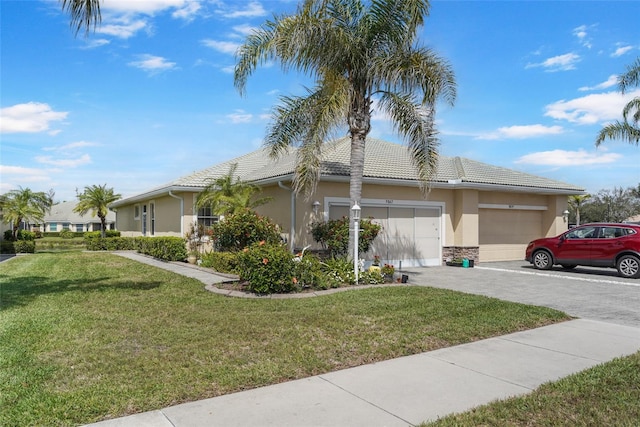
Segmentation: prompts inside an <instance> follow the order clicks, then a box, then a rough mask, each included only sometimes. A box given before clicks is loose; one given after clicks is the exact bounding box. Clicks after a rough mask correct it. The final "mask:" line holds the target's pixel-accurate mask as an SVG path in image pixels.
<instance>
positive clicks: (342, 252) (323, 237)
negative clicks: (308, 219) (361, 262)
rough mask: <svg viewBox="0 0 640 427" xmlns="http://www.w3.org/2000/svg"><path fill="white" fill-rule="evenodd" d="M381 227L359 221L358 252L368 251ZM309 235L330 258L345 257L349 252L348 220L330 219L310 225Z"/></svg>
mask: <svg viewBox="0 0 640 427" xmlns="http://www.w3.org/2000/svg"><path fill="white" fill-rule="evenodd" d="M380 230H381V227H380V225H378V224H375V223H373V222H371V220H370V219H363V220H361V221H360V236H359V239H358V251H359V253H364V252H367V251H369V248H370V247H371V244H372V243H373V241H374V240H375V238H376V237H378V233H380ZM311 235H312V236H313V239H314V240H315V241H316V242H318V243H320V244H321V245H322V247H323V248H324V249H327V250H329V253H330V254H331V256H346V255H348V251H349V218H347V217H346V216H345V217H342V218H340V219H332V220H329V221H327V222H314V223H313V224H311Z"/></svg>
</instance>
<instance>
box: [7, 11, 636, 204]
mask: <svg viewBox="0 0 640 427" xmlns="http://www.w3.org/2000/svg"><path fill="white" fill-rule="evenodd" d="M296 4H297V2H295V1H290V0H289V1H285V0H255V1H254V0H249V1H245V0H201V1H195V0H190V1H186V0H148V1H145V0H140V1H113V0H112V1H109V0H105V1H104V2H103V3H102V11H103V22H102V25H101V26H99V27H98V28H97V30H96V31H95V32H94V33H91V34H90V35H89V36H88V37H84V35H83V33H81V34H79V35H78V37H74V33H73V31H72V30H71V29H70V27H69V18H68V16H67V15H66V14H64V13H62V12H61V10H60V5H59V3H58V1H51V0H49V1H40V0H30V1H24V0H21V1H7V0H2V1H1V2H0V16H1V22H0V28H1V31H2V33H1V41H0V43H1V46H0V47H1V53H2V57H1V62H0V67H1V69H0V72H1V73H0V79H1V80H0V108H1V109H2V111H1V119H2V120H1V124H0V132H1V133H0V138H1V139H0V143H1V157H0V193H4V192H6V191H8V190H11V189H14V188H17V187H18V186H22V187H23V188H24V187H29V188H31V189H32V190H34V191H48V190H49V189H50V188H53V189H54V190H55V192H56V200H57V201H64V200H72V199H74V197H75V194H76V188H77V189H79V190H82V189H83V188H84V186H87V185H93V184H105V183H106V184H107V185H108V186H109V187H113V188H114V189H115V190H116V192H118V193H121V194H122V195H123V196H130V195H133V194H136V193H139V192H142V191H145V190H148V189H151V188H153V187H156V186H159V185H161V184H165V183H167V182H169V181H171V180H173V179H175V178H177V177H179V176H182V175H186V174H189V173H191V172H193V171H196V170H199V169H202V168H205V167H208V166H210V165H213V164H216V163H219V162H221V161H225V160H228V159H231V158H233V157H236V156H239V155H242V154H245V153H247V152H250V151H253V150H255V149H257V148H258V147H260V145H261V143H262V138H263V137H264V135H265V129H266V127H267V125H268V124H269V113H270V110H271V107H272V106H274V105H276V104H277V102H278V97H279V96H281V95H287V94H298V93H300V90H301V86H302V85H304V84H309V80H308V79H307V78H306V77H305V76H301V75H297V74H295V73H288V74H285V73H284V72H283V71H282V70H281V69H280V68H279V67H278V66H277V64H270V65H269V66H265V67H262V68H260V69H259V70H258V71H257V72H256V73H254V75H253V76H252V77H251V78H250V80H249V83H248V87H247V94H246V96H245V97H241V96H240V95H239V94H238V92H237V91H236V90H235V88H234V86H233V74H232V72H233V66H234V64H235V61H234V52H235V49H236V48H237V47H238V45H239V44H241V43H242V41H243V40H244V37H245V36H246V34H247V33H248V32H249V31H251V28H255V27H257V26H259V25H260V24H262V23H263V22H264V21H265V20H266V19H269V18H271V17H272V16H273V14H274V13H277V14H281V13H291V12H293V11H294V10H295V7H296ZM638 16H640V2H638V1H623V2H614V1H603V2H599V1H580V2H572V1H531V2H524V1H466V2H465V1H433V3H432V7H431V15H430V16H429V17H428V18H427V20H426V25H425V26H424V28H423V29H422V31H421V34H420V42H421V43H422V44H423V45H426V46H429V47H431V48H432V49H434V50H435V51H436V52H438V53H439V54H440V55H441V56H442V57H444V58H446V59H447V60H448V61H450V63H451V64H452V66H453V68H454V70H455V73H456V78H457V83H458V98H457V101H456V104H455V106H454V107H449V106H447V105H441V106H440V107H439V109H438V114H437V124H438V129H439V131H440V138H441V150H440V152H441V154H442V155H446V156H463V157H468V158H471V159H474V160H478V161H482V162H486V163H490V164H494V165H498V166H503V167H508V168H512V169H516V170H521V171H524V172H528V173H532V174H536V175H541V176H545V177H548V178H552V179H557V180H561V181H565V182H569V183H571V184H575V185H579V186H582V187H584V188H586V189H587V191H589V192H597V191H598V190H600V189H603V188H612V187H613V186H623V187H627V186H637V185H638V184H639V183H640V163H639V160H640V148H639V147H635V146H631V145H628V144H626V143H624V142H621V141H610V142H606V143H605V144H604V145H603V146H601V147H600V148H598V149H596V148H595V146H594V140H595V137H596V134H597V132H598V130H599V129H600V127H601V126H602V124H604V123H607V122H609V121H612V120H616V119H619V118H620V115H621V111H622V107H623V106H624V104H625V103H626V102H628V100H629V99H631V97H633V96H640V89H637V90H633V91H631V92H629V93H628V94H627V95H625V96H622V95H620V94H619V93H618V92H617V90H616V85H615V76H616V75H617V74H620V73H622V72H624V71H625V69H626V66H628V65H630V64H631V63H632V62H633V61H634V60H635V58H637V57H638V56H640V30H639V29H638V21H637V20H638ZM371 136H375V137H378V138H383V139H387V140H390V141H397V142H401V140H399V139H398V138H397V137H396V136H395V135H394V134H393V133H392V132H391V130H390V126H389V125H388V123H387V122H386V121H385V120H384V118H383V117H380V116H379V115H376V116H375V120H374V121H373V123H372V131H371Z"/></svg>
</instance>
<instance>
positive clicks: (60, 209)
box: [42, 201, 116, 232]
mask: <svg viewBox="0 0 640 427" xmlns="http://www.w3.org/2000/svg"><path fill="white" fill-rule="evenodd" d="M77 204H78V202H77V201H73V202H62V203H58V204H56V205H53V206H51V210H50V211H49V212H48V213H47V214H46V215H45V217H44V222H45V226H44V230H42V231H45V232H56V231H62V230H71V231H77V232H84V231H100V230H101V229H102V224H101V223H100V218H98V217H97V216H93V215H92V212H91V211H89V212H87V213H86V214H85V215H84V216H81V215H80V214H78V213H75V212H74V211H73V209H74V208H75V207H76V205H77ZM115 224H116V214H115V212H111V211H109V212H108V213H107V230H113V229H114V227H115Z"/></svg>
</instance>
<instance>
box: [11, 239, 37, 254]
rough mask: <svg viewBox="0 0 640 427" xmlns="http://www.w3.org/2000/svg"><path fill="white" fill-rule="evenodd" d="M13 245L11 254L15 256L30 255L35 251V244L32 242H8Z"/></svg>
mask: <svg viewBox="0 0 640 427" xmlns="http://www.w3.org/2000/svg"><path fill="white" fill-rule="evenodd" d="M10 243H11V244H12V245H13V252H9V253H16V254H32V253H34V252H35V251H36V242H34V241H33V240H16V241H15V242H10Z"/></svg>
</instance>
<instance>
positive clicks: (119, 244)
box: [84, 236, 138, 251]
mask: <svg viewBox="0 0 640 427" xmlns="http://www.w3.org/2000/svg"><path fill="white" fill-rule="evenodd" d="M84 244H85V245H86V247H87V250H88V251H131V250H136V249H138V244H137V242H136V238H135V237H109V238H105V239H103V238H102V237H100V236H98V237H86V236H85V238H84Z"/></svg>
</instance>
